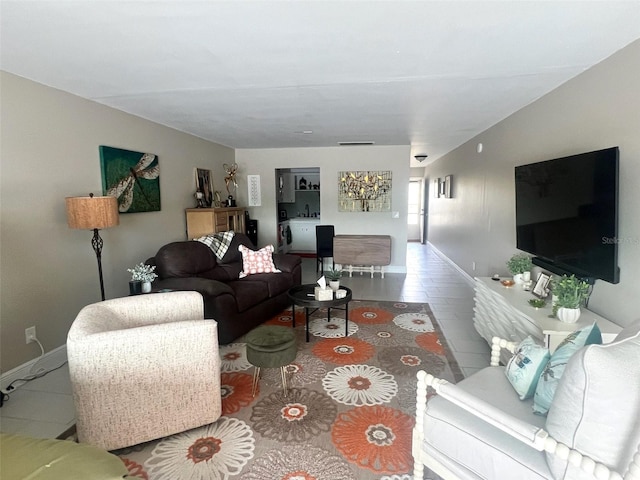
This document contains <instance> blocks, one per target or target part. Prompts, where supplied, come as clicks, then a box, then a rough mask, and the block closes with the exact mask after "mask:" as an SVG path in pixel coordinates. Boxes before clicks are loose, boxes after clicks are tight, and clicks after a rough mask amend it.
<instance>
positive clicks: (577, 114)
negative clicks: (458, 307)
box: [426, 41, 640, 325]
mask: <svg viewBox="0 0 640 480" xmlns="http://www.w3.org/2000/svg"><path fill="white" fill-rule="evenodd" d="M638 85H640V41H636V42H634V43H633V44H631V45H629V46H628V47H626V48H625V49H623V50H621V51H620V52H618V53H616V54H615V55H613V56H611V57H610V58H608V59H606V60H605V61H603V62H602V63H600V64H599V65H596V66H595V67H593V68H591V69H590V70H588V71H586V72H584V73H583V74H581V75H579V76H578V77H576V78H574V79H572V80H570V81H569V82H567V83H566V84H564V85H562V86H561V87H559V88H558V89H556V90H554V91H553V92H551V93H549V94H548V95H546V96H544V97H542V98H541V99H539V100H537V101H536V102H534V103H532V104H531V105H529V106H528V107H526V108H524V109H522V110H520V111H518V112H517V113H515V114H514V115H511V116H510V117H508V118H507V119H505V120H504V121H502V122H500V123H498V124H497V125H495V126H494V127H492V128H490V129H488V130H486V131H485V132H483V133H481V134H480V135H478V136H477V137H476V138H474V139H472V140H471V141H469V142H467V143H465V144H464V145H462V146H460V147H459V148H457V149H456V150H454V151H453V152H451V153H449V154H448V155H446V156H445V157H443V158H441V159H439V160H437V161H436V162H434V163H433V164H430V165H428V166H427V169H426V173H427V175H428V177H429V178H430V179H431V183H432V180H433V179H434V178H437V177H443V176H444V175H448V174H452V175H453V177H454V198H453V199H435V198H433V195H431V196H430V210H429V241H430V242H432V243H433V244H434V245H435V246H436V247H437V248H438V249H439V250H441V251H442V252H443V253H445V254H446V255H447V256H448V257H449V258H450V259H451V260H453V261H454V262H455V263H456V264H457V265H458V266H459V267H461V268H462V269H463V270H464V271H466V272H467V273H468V274H469V275H472V276H487V275H491V274H493V273H495V272H497V273H500V274H506V273H507V271H506V266H505V262H506V261H507V259H508V258H509V257H510V256H511V255H512V254H513V253H515V252H516V248H515V200H514V173H513V168H514V166H515V165H521V164H526V163H531V162H536V161H542V160H547V159H550V158H556V157H561V156H565V155H572V154H576V153H581V152H586V151H590V150H597V149H601V148H606V147H611V146H616V145H618V146H619V147H620V192H619V202H620V203H619V204H620V216H619V237H620V238H621V239H624V240H625V241H624V243H621V244H620V245H619V266H620V269H621V273H620V283H619V284H617V285H611V284H609V283H606V282H603V281H601V280H599V281H597V282H596V285H595V288H594V291H593V294H592V297H591V301H590V304H589V307H590V309H592V310H594V311H596V312H597V313H599V314H601V315H603V316H604V317H606V318H608V319H610V320H612V321H614V322H616V323H619V324H621V325H626V324H628V323H630V322H631V321H633V320H634V319H637V318H640V313H639V312H638V309H637V305H638V300H637V299H638V298H639V297H640V282H638V280H637V279H636V278H635V277H636V271H637V269H638V266H639V265H640V217H639V215H638V206H639V205H640V189H639V188H638V185H639V183H640V95H639V94H638ZM479 142H482V144H483V146H484V149H483V151H482V153H477V151H476V146H477V144H478V143H479ZM431 187H432V185H431ZM473 262H476V270H475V271H473V269H472V264H473Z"/></svg>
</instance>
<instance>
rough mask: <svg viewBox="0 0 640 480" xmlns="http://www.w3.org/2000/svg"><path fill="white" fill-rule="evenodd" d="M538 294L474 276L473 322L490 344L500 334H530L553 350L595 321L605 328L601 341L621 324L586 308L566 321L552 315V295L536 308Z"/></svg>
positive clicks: (510, 336) (515, 336)
mask: <svg viewBox="0 0 640 480" xmlns="http://www.w3.org/2000/svg"><path fill="white" fill-rule="evenodd" d="M532 298H536V297H534V296H533V294H532V293H531V292H527V291H524V290H523V289H522V287H521V286H520V285H513V286H512V287H508V288H507V287H505V286H503V285H502V284H501V283H500V282H498V281H495V280H491V278H489V277H482V278H475V307H474V308H473V311H474V312H475V314H474V316H473V324H474V326H475V328H476V330H477V331H478V333H479V334H480V335H481V336H482V337H483V338H484V339H485V340H486V341H487V342H488V343H489V345H491V338H492V337H494V336H498V337H501V338H505V339H507V340H510V341H513V342H520V341H522V340H524V339H525V338H526V337H527V336H529V335H531V336H532V337H534V338H537V339H539V340H542V341H543V342H544V344H545V345H546V346H547V348H549V350H551V351H552V352H553V351H554V350H555V349H556V347H557V346H558V345H559V344H560V342H562V340H564V338H565V337H566V336H567V335H569V334H570V333H571V332H573V331H575V330H578V329H580V328H582V327H586V326H587V325H591V324H592V323H593V322H596V323H597V324H598V328H600V331H601V332H602V341H603V343H607V342H610V341H612V340H613V339H614V338H615V336H616V335H617V334H618V332H619V331H620V330H622V328H621V327H620V326H618V325H616V324H615V323H612V322H610V321H609V320H607V319H605V318H603V317H601V316H600V315H597V314H595V313H593V312H591V311H589V310H587V309H585V308H583V309H582V314H581V315H580V319H579V321H578V322H577V323H565V322H561V321H560V320H557V319H556V318H551V313H552V306H551V299H550V298H549V299H548V300H547V305H546V306H545V307H543V308H538V309H536V308H534V307H532V306H531V305H529V300H531V299H532Z"/></svg>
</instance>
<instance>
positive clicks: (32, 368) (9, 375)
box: [0, 345, 67, 392]
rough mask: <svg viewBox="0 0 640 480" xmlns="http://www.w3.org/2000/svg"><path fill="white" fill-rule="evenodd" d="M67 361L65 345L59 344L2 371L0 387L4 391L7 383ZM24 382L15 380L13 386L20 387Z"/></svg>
mask: <svg viewBox="0 0 640 480" xmlns="http://www.w3.org/2000/svg"><path fill="white" fill-rule="evenodd" d="M66 361H67V346H66V345H61V346H59V347H58V348H56V349H53V350H51V351H50V352H47V353H45V354H44V355H42V356H41V357H38V358H34V359H33V360H30V361H28V362H27V363H23V364H22V365H19V366H17V367H16V368H14V369H12V370H9V371H8V372H5V373H3V374H2V375H1V376H0V389H1V390H2V391H3V392H5V391H6V388H7V386H8V385H10V384H11V383H13V382H15V381H16V380H19V379H20V378H26V377H29V376H30V375H34V374H35V373H37V372H38V370H40V369H43V370H45V371H46V370H51V369H52V368H55V367H58V366H60V365H62V364H63V363H64V362H66ZM25 383H26V382H16V383H15V384H14V385H13V386H14V388H20V387H21V386H22V385H24V384H25Z"/></svg>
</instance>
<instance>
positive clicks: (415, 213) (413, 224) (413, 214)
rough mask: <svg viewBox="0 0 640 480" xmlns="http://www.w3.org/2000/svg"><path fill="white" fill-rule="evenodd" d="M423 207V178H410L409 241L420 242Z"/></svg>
mask: <svg viewBox="0 0 640 480" xmlns="http://www.w3.org/2000/svg"><path fill="white" fill-rule="evenodd" d="M421 208H422V179H421V178H415V179H413V178H412V179H411V180H409V205H408V208H407V212H408V214H407V241H409V242H419V241H420V240H421V237H420V234H421V232H420V226H421V224H422V222H421V221H420V220H421V219H420V216H421Z"/></svg>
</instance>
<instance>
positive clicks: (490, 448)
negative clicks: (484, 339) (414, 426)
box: [422, 367, 549, 479]
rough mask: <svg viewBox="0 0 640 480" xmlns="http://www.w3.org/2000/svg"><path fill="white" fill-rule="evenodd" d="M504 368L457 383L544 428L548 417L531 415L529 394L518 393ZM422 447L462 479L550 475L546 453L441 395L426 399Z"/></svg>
mask: <svg viewBox="0 0 640 480" xmlns="http://www.w3.org/2000/svg"><path fill="white" fill-rule="evenodd" d="M503 370H504V369H503V368H502V367H488V368H484V369H482V370H480V371H479V372H477V373H475V374H474V375H472V376H470V377H468V378H466V379H464V380H463V381H461V382H459V383H458V386H459V387H460V388H461V389H463V390H465V391H467V392H469V393H471V394H473V395H474V396H476V397H478V398H479V399H480V400H483V401H485V402H487V403H489V404H491V405H494V406H496V407H497V408H499V409H500V410H502V411H503V412H504V413H505V414H509V415H512V416H514V417H516V418H519V419H521V420H523V421H525V422H528V423H531V424H532V425H534V426H538V427H540V428H542V427H543V425H544V420H545V419H544V418H543V417H540V416H537V415H534V414H533V412H532V411H531V404H532V400H531V399H529V400H524V401H522V400H520V399H519V398H518V395H517V394H516V392H515V391H514V390H513V388H512V387H511V384H510V383H509V381H508V380H507V378H506V376H505V374H504V371H503ZM432 439H433V441H431V440H432ZM422 449H423V450H424V451H425V452H427V453H428V454H429V455H431V456H433V457H435V458H436V459H439V460H443V461H444V462H446V463H447V466H448V467H449V468H451V469H452V470H453V471H454V472H455V473H456V474H457V476H458V477H459V478H478V479H489V478H507V477H505V474H508V475H507V476H508V478H518V479H524V478H526V479H547V478H549V468H548V466H547V463H546V461H545V456H544V453H542V452H538V451H536V450H533V449H532V448H530V447H528V446H526V445H525V444H524V443H522V442H518V441H516V440H514V439H513V437H511V436H510V435H508V434H506V433H504V432H502V431H500V430H499V429H498V428H496V427H494V426H493V425H490V424H488V423H487V422H485V421H483V420H480V419H478V418H477V417H475V416H474V415H472V414H471V413H469V412H467V411H465V410H463V409H462V408H460V407H458V406H456V405H454V404H453V403H451V402H449V401H447V400H445V399H444V398H442V397H440V396H437V395H436V396H434V397H432V398H431V399H429V402H428V403H427V409H426V412H425V420H424V442H423V444H422Z"/></svg>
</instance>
